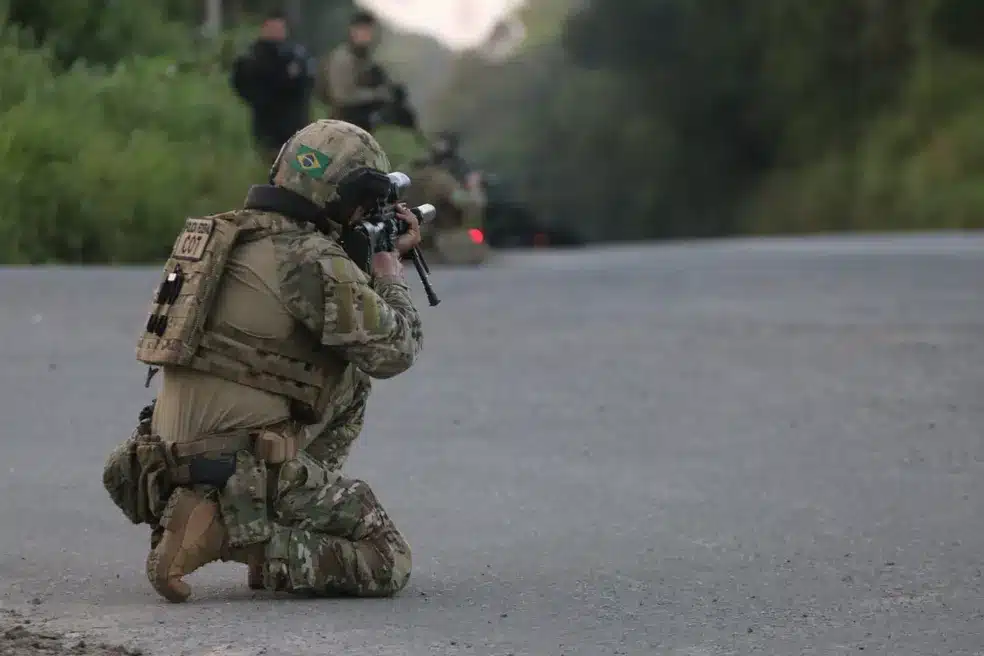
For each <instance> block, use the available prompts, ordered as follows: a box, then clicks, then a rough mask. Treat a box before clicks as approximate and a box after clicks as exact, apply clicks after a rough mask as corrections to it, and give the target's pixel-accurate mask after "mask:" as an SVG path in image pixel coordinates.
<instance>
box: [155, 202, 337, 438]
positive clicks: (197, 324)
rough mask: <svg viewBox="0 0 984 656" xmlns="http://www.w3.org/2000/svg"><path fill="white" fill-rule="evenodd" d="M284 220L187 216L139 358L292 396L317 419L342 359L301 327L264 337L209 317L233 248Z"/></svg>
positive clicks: (306, 415)
mask: <svg viewBox="0 0 984 656" xmlns="http://www.w3.org/2000/svg"><path fill="white" fill-rule="evenodd" d="M284 221H285V220H284V219H281V218H280V217H277V216H275V215H271V214H266V213H262V212H255V211H243V210H237V211H233V212H226V213H223V214H215V215H212V216H208V217H204V218H192V219H188V220H187V221H186V222H185V227H184V230H182V231H181V234H179V235H178V238H177V240H175V242H174V247H173V248H172V250H171V256H170V257H169V258H168V260H167V263H166V264H165V265H164V278H163V280H162V281H161V284H160V285H159V286H158V288H157V290H156V291H155V294H154V298H153V300H152V301H151V306H150V313H149V317H148V319H147V324H146V326H145V328H144V332H143V334H141V336H140V341H139V343H138V344H137V360H139V361H140V362H143V363H144V364H147V365H149V366H150V367H151V368H153V367H161V366H165V365H167V366H177V367H188V368H189V369H194V370H195V371H201V372H203V373H207V374H210V375H213V376H217V377H219V378H223V379H225V380H229V381H232V382H236V383H240V384H242V385H246V386H248V387H252V388H255V389H259V390H263V391H266V392H271V393H273V394H279V395H282V396H286V397H287V398H289V399H290V400H291V401H292V406H293V407H294V409H295V415H296V416H297V417H298V418H303V419H305V420H308V419H312V418H314V420H316V418H319V417H320V416H321V414H322V413H323V412H324V410H325V409H326V408H327V405H328V401H329V397H330V392H331V386H330V385H329V381H330V380H331V379H332V375H331V374H332V373H334V372H337V369H338V367H339V363H338V362H337V359H336V358H335V357H334V356H332V355H330V354H328V353H327V352H326V351H325V349H323V348H320V347H319V344H318V342H317V340H316V339H315V338H314V336H312V335H308V334H307V333H305V332H303V331H300V330H296V331H295V333H294V335H293V336H292V337H291V339H289V340H270V339H260V338H257V337H253V336H251V335H247V334H244V333H242V332H240V331H236V330H232V329H230V328H220V329H217V328H214V327H212V326H211V325H210V324H209V314H210V313H211V311H212V308H213V306H214V304H215V299H216V295H217V293H218V290H219V288H220V285H221V283H222V275H223V272H224V270H225V267H226V263H227V262H228V259H229V254H230V253H231V252H232V250H233V248H234V247H235V246H237V245H239V244H242V243H246V242H248V241H254V240H257V239H262V238H264V237H269V236H272V235H275V234H277V233H279V232H283V231H285V230H286V229H288V228H287V226H285V225H284V223H283V222H284Z"/></svg>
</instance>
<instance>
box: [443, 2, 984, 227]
mask: <svg viewBox="0 0 984 656" xmlns="http://www.w3.org/2000/svg"><path fill="white" fill-rule="evenodd" d="M533 5H534V6H536V0H533ZM982 17H984V5H981V3H979V2H976V1H975V0H816V1H811V2H789V1H788V0H700V1H696V2H695V1H694V0H593V1H591V2H588V3H587V6H586V7H584V8H583V9H582V10H581V11H577V12H573V13H572V14H571V15H570V17H569V19H568V20H567V21H566V24H565V25H564V26H563V29H562V31H561V34H560V35H559V36H558V38H557V39H556V40H554V41H553V42H552V43H548V44H546V45H540V46H538V47H536V48H533V49H529V50H527V51H525V52H523V53H522V54H521V55H520V57H519V58H518V59H516V60H515V61H513V62H509V63H507V64H504V65H501V66H495V65H483V64H481V63H476V62H470V63H468V64H465V65H463V66H462V69H463V71H466V72H463V73H462V74H461V76H460V78H459V79H458V80H457V81H456V82H455V83H454V84H453V86H452V87H451V88H450V89H449V92H448V93H447V96H446V98H445V102H444V104H443V107H442V110H443V111H442V118H443V119H444V120H445V121H447V122H449V123H453V124H455V125H457V126H460V127H461V128H463V129H464V130H466V131H467V132H469V133H470V134H471V135H472V139H473V144H472V145H473V149H474V152H475V153H476V154H477V155H479V156H480V157H482V158H483V159H484V160H485V162H486V163H488V164H489V165H490V166H494V167H497V168H499V169H500V170H502V171H504V172H507V173H511V174H513V175H514V176H516V177H517V178H518V179H519V180H520V181H521V182H522V183H523V184H524V185H525V190H526V193H527V194H528V195H529V197H530V198H531V199H533V202H534V203H535V204H536V205H537V206H538V207H539V208H540V209H541V210H543V211H545V212H549V213H552V214H555V215H560V216H563V217H565V218H566V219H567V220H573V221H579V222H581V223H582V225H583V226H584V227H586V228H587V229H588V231H589V232H591V233H593V234H594V235H595V236H598V237H610V238H631V237H675V236H712V235H724V234H734V233H742V232H757V231H792V230H795V231H810V230H830V229H876V228H877V229H881V228H908V227H913V228H915V227H918V228H924V227H932V226H935V227H968V226H975V225H976V226H981V225H984V219H981V218H975V217H981V216H984V213H982V212H981V210H984V207H976V206H975V207H973V208H971V207H969V206H968V205H967V204H968V203H974V202H977V199H978V198H979V197H980V196H981V194H976V193H973V192H972V191H971V190H972V189H973V187H972V185H971V184H970V181H971V180H972V179H973V178H974V177H975V176H976V174H977V173H978V166H979V164H978V163H977V162H978V160H979V159H980V155H978V154H976V150H975V149H976V148H977V144H978V143H979V140H978V139H976V138H975V136H974V135H975V134H976V132H977V128H976V127H975V126H976V123H975V122H974V120H973V119H972V117H973V116H980V105H981V100H980V91H978V90H979V89H982V88H984V87H981V86H980V84H979V78H980V76H981V74H982V73H984V62H982V61H980V59H979V58H980V57H981V56H982V55H984V52H982V50H981V48H980V46H979V44H978V41H979V40H978V39H977V38H976V34H974V33H973V32H972V30H973V29H974V28H973V27H972V26H974V25H976V24H977V23H978V22H979V21H978V20H977V19H979V18H982ZM466 67H467V68H466ZM509 106H512V107H515V108H516V111H515V112H514V115H512V116H509V117H503V116H501V115H499V114H500V113H501V112H502V111H503V108H504V107H509ZM484 126H491V129H492V132H493V133H494V134H495V135H496V137H495V139H494V140H493V139H490V138H484V137H483V134H482V133H483V127H484ZM957 131H960V132H959V134H958V132H957ZM964 131H967V132H966V133H964ZM503 135H509V137H508V138H504V136H503ZM945 158H949V159H950V161H954V160H956V161H960V162H961V163H962V166H957V167H954V166H949V165H948V166H947V167H944V161H945ZM575 181H576V182H575ZM914 181H918V183H917V184H915V185H914V184H913V182H914ZM902 199H905V201H904V202H903V201H902Z"/></svg>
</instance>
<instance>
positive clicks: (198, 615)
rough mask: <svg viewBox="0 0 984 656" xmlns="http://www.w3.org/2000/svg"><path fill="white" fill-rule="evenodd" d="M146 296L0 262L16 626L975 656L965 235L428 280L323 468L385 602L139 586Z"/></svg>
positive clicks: (5, 487)
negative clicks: (114, 475)
mask: <svg viewBox="0 0 984 656" xmlns="http://www.w3.org/2000/svg"><path fill="white" fill-rule="evenodd" d="M157 276H158V270H156V269H155V270H151V269H141V270H108V269H106V270H87V271H75V270H3V271H0V301H2V305H0V307H2V312H0V389H2V395H0V418H2V425H3V432H4V435H3V446H4V449H3V453H4V455H3V458H2V461H0V462H2V467H3V476H2V477H0V604H2V607H3V608H6V609H17V610H19V611H20V612H22V613H24V614H25V617H31V618H32V620H33V625H34V626H39V625H41V626H45V627H46V629H47V630H50V631H81V632H83V633H84V635H87V636H89V635H91V636H94V637H97V638H101V639H108V640H111V641H116V642H120V643H126V644H128V645H135V646H139V647H142V648H143V649H144V650H145V653H147V654H161V655H162V656H175V655H177V654H189V655H190V654H206V653H208V654H222V655H224V656H233V655H240V654H250V655H252V654H266V655H268V656H280V655H288V654H289V655H291V656H299V655H300V656H303V655H309V654H310V655H314V654H318V655H324V654H359V655H360V656H372V655H384V654H385V655H398V654H399V655H403V654H407V655H412V656H416V655H419V654H479V655H492V654H495V655H499V656H505V655H506V654H514V655H517V656H518V655H520V654H524V655H526V654H528V655H533V656H553V655H558V656H559V655H561V654H565V655H574V654H585V655H590V656H604V655H608V654H679V655H683V654H688V655H693V656H697V655H702V656H703V655H716V654H749V653H762V654H777V655H783V656H785V655H792V654H818V655H820V654H822V655H833V654H854V653H859V652H861V651H862V650H863V651H864V653H875V654H890V655H892V656H905V655H910V654H919V655H929V654H932V655H937V654H939V655H942V654H984V577H982V568H984V565H982V554H984V524H982V522H984V430H982V429H984V285H982V283H984V237H981V236H978V237H915V238H908V239H878V238H866V239H854V240H838V239H822V240H811V241H783V240H774V241H735V242H712V243H705V244H695V245H675V246H664V247H631V248H613V249H606V250H588V251H575V252H569V253H547V254H515V255H507V256H504V257H502V258H500V259H499V260H498V261H497V262H496V263H494V264H492V265H489V266H488V267H486V268H484V269H476V270H441V271H435V273H434V279H435V280H434V281H435V285H436V286H437V289H438V292H439V293H440V294H441V295H442V297H443V299H444V302H443V303H442V304H441V305H440V306H439V307H437V308H426V307H424V309H423V314H424V318H425V333H426V337H425V339H426V344H425V351H424V353H423V354H422V356H421V359H420V361H419V364H418V365H417V366H416V367H415V368H414V369H413V370H412V371H411V372H409V373H407V374H406V375H404V376H402V377H400V378H398V379H394V380H391V381H383V382H381V383H379V384H378V385H377V388H376V393H375V396H374V397H373V399H372V401H371V402H370V410H369V412H370V415H371V417H370V419H369V422H368V425H367V427H366V431H365V434H364V436H363V437H362V438H361V442H360V443H359V445H358V446H357V448H356V451H355V453H354V455H353V458H352V460H351V463H350V473H351V474H352V475H354V476H358V477H361V478H364V479H366V480H368V481H369V482H371V483H372V485H373V486H374V488H375V489H376V490H377V492H378V494H379V496H380V498H381V499H382V501H383V503H384V504H385V505H386V507H387V509H388V510H389V511H390V514H391V515H392V516H393V518H394V520H395V521H396V522H397V524H398V525H399V526H400V527H401V528H402V529H403V531H404V532H405V533H406V535H407V536H408V539H409V540H410V542H411V544H412V546H413V550H414V559H415V563H414V565H415V570H414V573H413V577H412V579H411V583H410V586H409V587H408V589H407V590H406V591H405V592H404V593H403V594H402V595H401V596H399V597H397V598H395V599H391V600H351V599H349V600H297V599H290V598H280V599H278V598H275V597H273V596H272V595H268V594H259V595H256V594H253V593H250V591H248V590H247V589H246V586H245V571H244V568H243V567H242V566H240V565H228V564H217V565H212V566H209V567H207V568H205V569H204V570H202V571H201V572H199V573H197V574H195V575H194V576H193V577H191V579H190V581H191V583H192V584H193V587H194V595H195V596H194V600H193V601H192V602H189V603H187V604H185V605H179V606H175V605H170V604H167V603H166V602H163V601H162V600H160V599H159V598H158V597H157V596H156V595H155V594H154V593H153V592H152V590H151V589H150V587H149V585H148V584H147V582H146V581H145V579H144V575H143V571H142V568H143V562H144V557H145V554H146V544H147V535H146V532H145V531H144V530H142V529H141V528H138V527H135V526H132V525H130V524H129V523H128V522H127V521H126V520H125V518H124V517H123V516H122V514H121V513H120V512H119V511H118V510H117V509H116V508H115V507H114V506H112V504H111V502H110V500H109V498H108V497H107V495H106V493H105V491H104V490H103V489H102V484H101V469H102V464H103V461H104V458H105V456H106V454H107V453H108V451H109V449H110V448H111V447H112V446H114V445H115V444H116V443H117V442H119V441H121V440H122V439H124V438H125V437H126V436H127V435H128V434H129V432H130V430H131V429H132V427H133V423H134V421H135V415H136V413H137V411H138V409H139V408H140V407H141V406H142V405H143V404H144V403H145V402H146V401H148V400H149V399H150V397H151V393H152V391H151V390H145V389H144V388H143V376H144V371H143V369H142V368H141V367H140V366H139V365H138V364H137V363H136V362H135V361H134V359H133V348H134V345H135V340H136V337H137V331H138V328H139V326H140V324H141V322H142V319H143V313H144V311H145V304H146V303H147V301H148V300H149V297H150V293H151V291H152V288H153V286H154V284H155V283H156V280H157ZM417 292H418V298H420V299H421V303H422V304H423V301H422V299H423V295H422V294H421V293H419V288H418V290H417ZM8 653H9V652H8Z"/></svg>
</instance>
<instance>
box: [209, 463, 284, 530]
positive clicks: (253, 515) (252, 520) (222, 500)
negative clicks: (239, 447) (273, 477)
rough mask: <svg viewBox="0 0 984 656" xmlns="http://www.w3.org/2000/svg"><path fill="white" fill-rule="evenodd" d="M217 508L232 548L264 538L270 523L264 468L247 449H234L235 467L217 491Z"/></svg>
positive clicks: (265, 469)
mask: <svg viewBox="0 0 984 656" xmlns="http://www.w3.org/2000/svg"><path fill="white" fill-rule="evenodd" d="M219 511H220V512H221V513H222V519H223V521H224V522H225V525H226V530H227V531H228V534H229V546H230V547H231V548H233V549H238V548H242V547H247V546H249V545H252V544H257V543H261V542H267V541H268V540H269V539H270V537H271V536H272V535H273V525H272V524H271V523H270V516H269V513H268V511H267V468H266V464H264V462H263V461H262V460H258V459H257V458H256V457H255V456H254V455H253V454H252V453H250V452H249V451H245V450H243V451H239V452H237V453H236V471H235V473H234V474H233V475H232V476H231V477H230V478H229V480H228V481H226V484H225V487H224V488H223V489H222V492H221V493H220V494H219Z"/></svg>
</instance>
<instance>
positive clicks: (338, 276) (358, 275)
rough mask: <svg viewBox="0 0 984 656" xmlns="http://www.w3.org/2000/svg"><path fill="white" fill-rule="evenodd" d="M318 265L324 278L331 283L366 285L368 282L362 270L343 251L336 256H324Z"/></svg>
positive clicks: (334, 254) (333, 254)
mask: <svg viewBox="0 0 984 656" xmlns="http://www.w3.org/2000/svg"><path fill="white" fill-rule="evenodd" d="M339 250H341V247H339ZM318 264H319V265H321V270H322V271H323V272H324V275H325V278H327V279H328V280H331V281H332V282H336V283H343V284H344V283H358V284H367V283H368V282H369V278H368V276H366V274H365V273H364V272H363V271H362V269H360V268H359V266H358V265H357V264H356V263H355V262H353V261H352V259H351V258H349V256H348V255H346V254H345V253H344V251H343V252H342V253H337V254H336V253H332V254H326V256H325V257H322V258H320V259H319V260H318Z"/></svg>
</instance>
